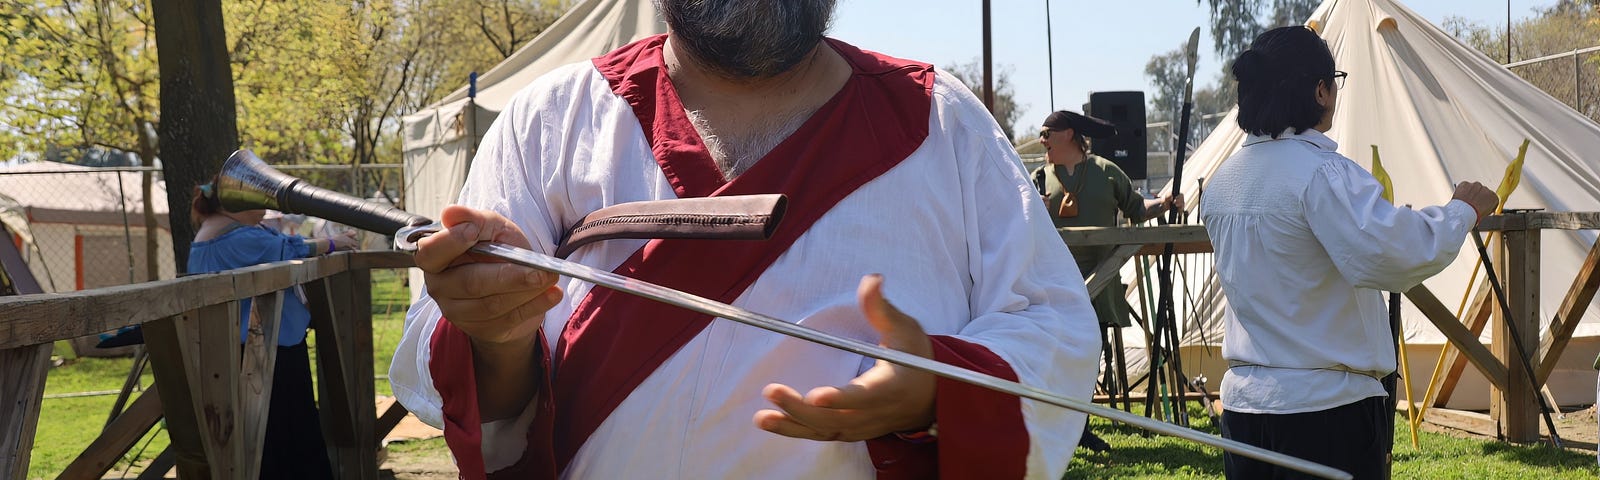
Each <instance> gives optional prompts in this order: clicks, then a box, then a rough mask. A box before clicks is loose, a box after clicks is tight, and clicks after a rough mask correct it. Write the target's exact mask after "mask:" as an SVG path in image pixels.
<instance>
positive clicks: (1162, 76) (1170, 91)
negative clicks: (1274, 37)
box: [1144, 0, 1322, 151]
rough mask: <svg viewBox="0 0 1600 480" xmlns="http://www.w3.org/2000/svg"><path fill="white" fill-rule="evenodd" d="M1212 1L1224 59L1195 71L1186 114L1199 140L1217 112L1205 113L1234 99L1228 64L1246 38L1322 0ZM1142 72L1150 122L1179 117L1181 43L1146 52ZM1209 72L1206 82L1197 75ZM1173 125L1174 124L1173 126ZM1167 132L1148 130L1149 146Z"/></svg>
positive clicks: (1165, 145)
mask: <svg viewBox="0 0 1600 480" xmlns="http://www.w3.org/2000/svg"><path fill="white" fill-rule="evenodd" d="M1198 1H1199V0H1197V2H1198ZM1206 1H1208V2H1210V5H1211V15H1210V26H1211V31H1210V35H1211V42H1212V51H1213V52H1214V53H1216V55H1217V58H1220V59H1222V62H1220V63H1221V65H1222V68H1221V71H1219V72H1216V73H1214V74H1212V75H1205V74H1200V73H1197V75H1196V77H1197V78H1196V80H1195V86H1194V110H1193V116H1192V117H1191V118H1190V122H1189V124H1190V128H1191V131H1190V132H1189V133H1190V135H1189V138H1190V139H1191V143H1192V144H1197V143H1198V142H1199V141H1200V140H1201V138H1202V134H1205V133H1208V132H1210V131H1211V129H1212V128H1213V127H1214V126H1215V125H1216V123H1217V122H1218V121H1219V120H1220V118H1210V119H1205V118H1202V117H1203V116H1207V115H1215V114H1220V113H1226V112H1227V111H1228V110H1231V109H1233V105H1234V104H1235V103H1237V101H1238V84H1237V83H1235V82H1234V80H1233V75H1232V73H1231V69H1232V67H1233V59H1234V58H1235V57H1238V56H1239V53H1241V52H1243V51H1245V50H1246V49H1248V48H1250V42H1252V41H1254V40H1255V38H1256V36H1258V35H1261V33H1262V32H1266V31H1267V30H1271V29H1273V28H1278V27H1284V26H1289V25H1299V24H1303V23H1305V21H1306V19H1308V18H1310V17H1311V13H1312V12H1314V11H1315V10H1316V9H1317V6H1318V5H1320V4H1321V3H1322V2H1321V1H1320V0H1206ZM1144 74H1145V77H1147V78H1149V79H1150V82H1151V83H1152V84H1154V85H1155V91H1153V92H1150V93H1149V95H1148V97H1149V99H1148V101H1149V103H1150V105H1149V111H1148V112H1147V118H1149V121H1150V122H1152V123H1155V122H1172V123H1173V124H1176V123H1178V120H1179V114H1180V112H1181V109H1182V108H1183V100H1184V99H1183V98H1182V97H1183V87H1184V82H1185V81H1186V80H1187V79H1186V75H1187V69H1186V67H1185V65H1184V62H1183V45H1179V46H1178V48H1175V49H1173V50H1171V51H1168V52H1165V53H1161V54H1158V55H1155V56H1152V57H1150V61H1149V62H1147V63H1145V69H1144ZM1206 76H1212V78H1213V80H1212V81H1211V82H1209V83H1204V82H1202V81H1201V80H1199V78H1204V77H1206ZM1174 128H1175V127H1174ZM1168 132H1170V130H1168V131H1166V132H1155V131H1153V132H1150V133H1151V135H1150V142H1151V144H1150V148H1152V149H1156V150H1159V151H1168V150H1170V149H1171V148H1172V140H1171V138H1170V137H1169V136H1167V135H1166V134H1167V133H1168Z"/></svg>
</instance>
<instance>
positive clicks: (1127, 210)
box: [1033, 110, 1183, 327]
mask: <svg viewBox="0 0 1600 480" xmlns="http://www.w3.org/2000/svg"><path fill="white" fill-rule="evenodd" d="M1116 133H1117V130H1116V127H1114V126H1112V125H1111V124H1110V123H1108V122H1106V121H1104V120H1101V119H1098V118H1094V117H1091V116H1087V115H1082V114H1079V113H1077V112H1070V111H1066V110H1062V111H1058V112H1055V113H1051V114H1050V116H1049V117H1046V118H1045V120H1044V125H1043V128H1042V129H1041V130H1040V131H1039V142H1040V143H1042V144H1044V148H1045V157H1046V159H1047V160H1048V161H1047V163H1045V165H1044V166H1042V167H1039V168H1038V169H1036V170H1034V171H1033V179H1034V184H1035V186H1036V187H1038V188H1039V193H1040V194H1041V195H1042V196H1043V197H1044V204H1045V208H1046V210H1047V211H1049V212H1050V219H1051V220H1053V221H1054V222H1055V225H1056V228H1061V227H1116V226H1123V225H1126V223H1125V222H1123V221H1120V220H1119V219H1118V214H1119V213H1120V214H1121V216H1122V218H1127V219H1132V220H1133V221H1134V223H1143V222H1144V221H1146V220H1150V219H1152V218H1156V217H1157V216H1160V215H1161V214H1162V213H1164V212H1166V211H1167V209H1169V208H1173V207H1174V206H1176V207H1177V208H1183V196H1182V195H1179V196H1178V197H1177V198H1172V197H1163V198H1160V199H1146V198H1144V196H1142V195H1140V194H1139V192H1138V191H1136V190H1134V188H1133V181H1132V180H1129V179H1128V175H1127V174H1126V173H1123V172H1122V168H1121V167H1118V166H1117V164H1115V163H1111V161H1110V160H1106V159H1105V158H1102V157H1100V156H1098V155H1094V154H1091V153H1089V143H1088V142H1087V141H1085V140H1084V139H1085V138H1108V137H1111V136H1114V135H1116ZM1068 248H1069V249H1070V250H1071V251H1072V258H1073V259H1074V260H1076V261H1077V263H1078V271H1079V272H1081V273H1082V274H1083V275H1084V276H1085V277H1087V276H1088V275H1089V274H1090V273H1091V272H1093V271H1094V269H1095V267H1097V266H1099V265H1100V262H1101V261H1103V260H1105V258H1106V257H1107V256H1109V255H1111V251H1112V249H1113V248H1114V247H1113V246H1111V245H1094V246H1069V247H1068ZM1121 284H1122V279H1121V277H1120V275H1119V276H1117V277H1113V278H1112V279H1111V283H1110V285H1121ZM1122 294H1123V292H1122V290H1121V289H1117V288H1106V289H1105V290H1101V291H1100V294H1099V295H1095V298H1094V310H1095V313H1096V314H1097V315H1098V316H1099V317H1100V324H1101V325H1103V326H1113V325H1114V326H1118V327H1126V326H1129V325H1131V323H1130V322H1129V321H1128V311H1127V306H1126V303H1125V300H1124V299H1122V298H1121V297H1122Z"/></svg>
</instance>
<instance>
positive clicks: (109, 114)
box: [0, 0, 160, 152]
mask: <svg viewBox="0 0 1600 480" xmlns="http://www.w3.org/2000/svg"><path fill="white" fill-rule="evenodd" d="M0 21H3V22H4V23H5V28H4V29H3V30H5V31H6V32H7V33H6V35H5V40H4V42H5V43H6V44H7V46H8V48H0V95H3V97H4V98H3V99H0V102H3V103H0V124H4V125H9V126H10V128H8V129H4V130H0V144H10V145H12V147H10V148H11V149H13V150H12V151H13V152H15V151H16V150H23V149H26V150H31V151H34V152H40V151H43V150H44V149H43V148H41V147H42V146H46V145H74V146H87V145H98V146H105V147H111V148H116V149H119V150H124V151H140V150H141V149H144V148H146V147H151V146H153V145H154V143H155V128H154V123H153V122H154V121H155V119H156V117H157V115H158V104H157V101H158V99H157V95H158V94H159V87H160V85H159V82H158V80H157V71H156V70H157V69H156V58H155V48H154V46H155V37H154V36H153V30H152V28H151V24H152V18H151V16H150V11H149V7H148V5H146V4H145V3H144V2H141V1H137V0H99V1H95V2H76V1H68V0H34V1H15V2H5V3H4V4H0Z"/></svg>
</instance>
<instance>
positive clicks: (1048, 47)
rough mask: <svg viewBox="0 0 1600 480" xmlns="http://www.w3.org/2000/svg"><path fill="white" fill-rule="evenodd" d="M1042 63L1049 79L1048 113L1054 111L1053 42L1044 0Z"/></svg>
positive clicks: (1046, 3) (1048, 11) (1046, 4)
mask: <svg viewBox="0 0 1600 480" xmlns="http://www.w3.org/2000/svg"><path fill="white" fill-rule="evenodd" d="M1044 57H1045V60H1044V63H1045V69H1046V70H1047V71H1048V75H1049V78H1050V111H1052V112H1054V111H1056V54H1055V42H1054V41H1053V40H1051V39H1050V0H1044Z"/></svg>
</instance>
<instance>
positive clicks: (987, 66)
mask: <svg viewBox="0 0 1600 480" xmlns="http://www.w3.org/2000/svg"><path fill="white" fill-rule="evenodd" d="M989 27H990V26H989V0H983V106H984V108H988V109H989V114H990V115H994V55H993V50H994V49H993V48H991V47H993V42H991V41H990V35H989V30H990V28H989Z"/></svg>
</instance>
